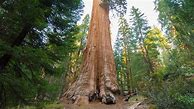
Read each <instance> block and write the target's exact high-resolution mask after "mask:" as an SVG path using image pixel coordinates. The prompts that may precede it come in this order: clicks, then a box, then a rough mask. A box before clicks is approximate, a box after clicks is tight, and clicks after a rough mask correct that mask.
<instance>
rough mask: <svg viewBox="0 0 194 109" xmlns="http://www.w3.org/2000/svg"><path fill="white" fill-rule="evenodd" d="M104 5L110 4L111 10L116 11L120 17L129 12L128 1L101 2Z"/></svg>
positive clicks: (104, 0) (108, 0)
mask: <svg viewBox="0 0 194 109" xmlns="http://www.w3.org/2000/svg"><path fill="white" fill-rule="evenodd" d="M101 1H102V3H103V4H108V5H109V8H110V9H111V10H113V11H115V12H116V13H117V14H118V15H119V16H120V15H124V14H125V13H126V12H127V1H126V0H101Z"/></svg>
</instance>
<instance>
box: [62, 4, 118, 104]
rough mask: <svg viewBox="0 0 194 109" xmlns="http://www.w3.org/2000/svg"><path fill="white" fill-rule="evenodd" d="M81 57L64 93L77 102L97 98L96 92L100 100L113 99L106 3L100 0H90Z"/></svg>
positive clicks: (112, 75)
mask: <svg viewBox="0 0 194 109" xmlns="http://www.w3.org/2000/svg"><path fill="white" fill-rule="evenodd" d="M83 58H84V59H83V63H82V66H81V71H80V75H79V77H78V79H77V80H76V82H75V83H74V84H73V85H72V86H71V87H70V88H69V89H68V90H67V91H66V92H65V95H64V96H65V97H67V98H70V99H72V100H75V103H78V102H85V101H89V100H92V99H94V98H96V97H95V95H99V98H101V100H102V102H104V103H108V102H112V103H114V102H115V98H114V96H113V93H115V92H117V91H118V86H117V80H116V68H115V62H114V55H113V50H112V46H111V36H110V21H109V7H108V4H106V3H104V4H102V3H101V0H93V9H92V18H91V22H90V28H89V33H88V37H87V44H86V48H85V50H84V57H83ZM109 98H111V100H110V101H108V99H109ZM82 99H84V100H82ZM85 103H86V102H85Z"/></svg>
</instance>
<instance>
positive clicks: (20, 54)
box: [0, 0, 83, 108]
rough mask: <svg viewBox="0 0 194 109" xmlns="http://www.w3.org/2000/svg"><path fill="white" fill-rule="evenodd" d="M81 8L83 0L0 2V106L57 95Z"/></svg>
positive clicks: (42, 99)
mask: <svg viewBox="0 0 194 109" xmlns="http://www.w3.org/2000/svg"><path fill="white" fill-rule="evenodd" d="M82 7H83V5H82V1H81V0H70V1H69V0H54V1H53V0H4V1H1V2H0V78H1V79H0V93H1V94H0V108H5V106H10V107H12V106H17V105H23V104H36V105H38V104H41V103H42V102H48V101H55V100H57V99H58V97H59V96H60V93H61V91H62V89H63V87H62V86H63V84H64V83H63V81H62V80H63V79H64V76H65V73H66V69H67V68H66V66H64V65H65V64H64V62H67V61H69V57H68V56H69V54H70V53H72V52H74V51H75V50H76V49H77V48H78V46H77V44H76V40H77V36H76V34H77V33H78V32H79V27H77V25H76V23H77V21H78V20H79V19H80V15H81V12H82ZM61 76H62V77H61Z"/></svg>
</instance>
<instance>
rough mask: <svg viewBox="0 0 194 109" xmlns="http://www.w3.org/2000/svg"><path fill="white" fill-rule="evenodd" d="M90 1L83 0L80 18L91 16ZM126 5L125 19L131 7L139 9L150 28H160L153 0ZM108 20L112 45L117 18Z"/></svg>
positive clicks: (130, 1) (133, 0)
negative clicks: (82, 12)
mask: <svg viewBox="0 0 194 109" xmlns="http://www.w3.org/2000/svg"><path fill="white" fill-rule="evenodd" d="M92 1H93V0H83V2H84V5H85V7H84V14H83V16H82V18H83V17H84V16H85V15H86V14H91V11H92ZM127 3H128V6H127V7H128V10H127V14H126V19H127V20H129V14H130V9H131V7H132V6H134V7H136V8H139V9H140V11H141V12H142V13H144V14H145V16H146V17H147V20H148V22H149V25H150V26H156V27H159V28H160V24H159V23H158V21H157V19H158V13H157V12H156V11H155V10H154V7H155V6H154V0H127ZM110 20H111V33H112V42H113V43H114V41H115V39H116V35H117V30H118V18H117V17H112V16H111V15H110Z"/></svg>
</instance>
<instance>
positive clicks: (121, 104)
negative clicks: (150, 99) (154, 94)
mask: <svg viewBox="0 0 194 109" xmlns="http://www.w3.org/2000/svg"><path fill="white" fill-rule="evenodd" d="M149 108H150V106H149V105H148V104H147V103H146V99H145V98H144V97H142V96H134V97H131V98H130V99H129V101H124V97H121V96H119V97H117V103H116V104H110V105H106V104H103V103H101V102H99V101H94V102H91V103H89V104H87V105H75V104H68V103H65V104H64V109H149Z"/></svg>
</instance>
